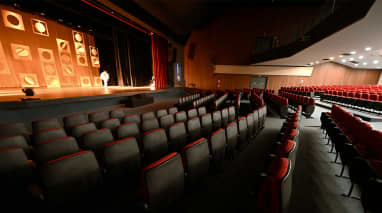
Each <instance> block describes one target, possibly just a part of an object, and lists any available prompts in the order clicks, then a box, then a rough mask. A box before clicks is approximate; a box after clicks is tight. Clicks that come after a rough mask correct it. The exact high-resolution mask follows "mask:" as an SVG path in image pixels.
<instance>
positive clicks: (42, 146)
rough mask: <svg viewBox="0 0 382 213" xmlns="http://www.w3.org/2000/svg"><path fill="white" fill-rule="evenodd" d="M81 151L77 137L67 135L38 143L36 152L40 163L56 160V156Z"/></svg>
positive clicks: (36, 157)
mask: <svg viewBox="0 0 382 213" xmlns="http://www.w3.org/2000/svg"><path fill="white" fill-rule="evenodd" d="M79 151H80V148H79V146H78V144H77V141H76V139H75V138H73V137H70V136H65V137H61V138H54V139H51V140H47V141H43V142H41V143H39V144H37V145H36V147H35V150H34V154H35V159H36V161H37V162H38V163H40V164H42V163H44V162H47V161H50V160H54V159H56V158H59V157H62V156H66V155H70V154H74V153H77V152H79Z"/></svg>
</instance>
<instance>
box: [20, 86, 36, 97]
mask: <svg viewBox="0 0 382 213" xmlns="http://www.w3.org/2000/svg"><path fill="white" fill-rule="evenodd" d="M21 91H23V93H24V94H25V95H26V96H34V91H33V89H32V88H23V89H22V90H21Z"/></svg>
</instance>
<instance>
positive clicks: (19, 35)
mask: <svg viewBox="0 0 382 213" xmlns="http://www.w3.org/2000/svg"><path fill="white" fill-rule="evenodd" d="M0 10H1V11H0V12H1V16H0V32H1V33H0V87H48V88H53V87H55V88H58V87H92V86H102V84H101V81H100V79H99V71H98V70H99V66H100V64H99V55H98V49H97V48H96V47H95V43H94V37H93V36H92V35H90V34H87V33H85V32H81V31H80V30H78V29H71V28H69V27H67V26H64V25H62V24H59V23H58V22H56V21H53V20H48V19H45V18H44V17H43V16H38V15H35V14H30V13H25V12H22V11H19V10H16V9H14V8H12V7H8V6H4V5H0Z"/></svg>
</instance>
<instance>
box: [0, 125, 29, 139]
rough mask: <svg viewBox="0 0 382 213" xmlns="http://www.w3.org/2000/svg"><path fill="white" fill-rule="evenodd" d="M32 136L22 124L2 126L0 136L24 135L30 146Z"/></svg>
mask: <svg viewBox="0 0 382 213" xmlns="http://www.w3.org/2000/svg"><path fill="white" fill-rule="evenodd" d="M30 134H31V131H30V130H28V128H27V126H26V125H25V124H24V123H21V122H16V123H6V124H0V136H9V135H23V136H24V137H25V139H26V140H27V141H28V144H31V138H30V137H29V135H30Z"/></svg>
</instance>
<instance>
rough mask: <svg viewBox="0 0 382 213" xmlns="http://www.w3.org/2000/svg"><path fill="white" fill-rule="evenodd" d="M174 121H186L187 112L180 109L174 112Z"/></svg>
mask: <svg viewBox="0 0 382 213" xmlns="http://www.w3.org/2000/svg"><path fill="white" fill-rule="evenodd" d="M175 121H176V122H186V121H187V114H186V112H185V111H180V112H177V113H175Z"/></svg>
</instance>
